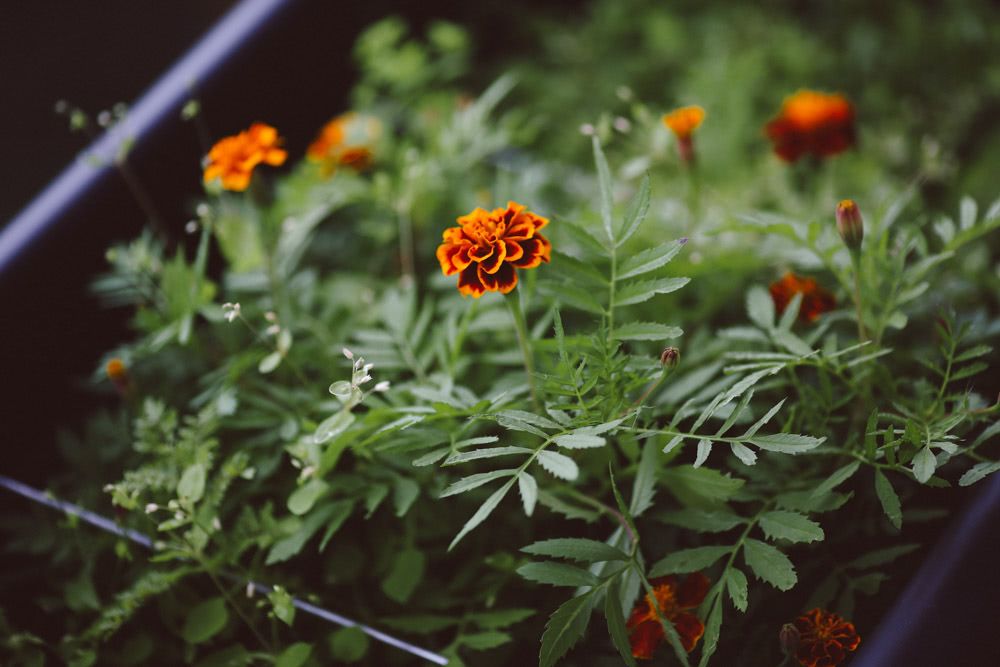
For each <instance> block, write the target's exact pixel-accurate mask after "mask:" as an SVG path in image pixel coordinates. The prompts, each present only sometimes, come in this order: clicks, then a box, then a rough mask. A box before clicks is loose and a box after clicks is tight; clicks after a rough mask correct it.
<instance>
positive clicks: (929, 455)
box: [913, 447, 937, 484]
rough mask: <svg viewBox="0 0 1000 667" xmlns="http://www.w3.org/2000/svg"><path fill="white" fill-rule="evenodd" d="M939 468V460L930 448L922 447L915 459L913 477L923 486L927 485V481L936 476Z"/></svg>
mask: <svg viewBox="0 0 1000 667" xmlns="http://www.w3.org/2000/svg"><path fill="white" fill-rule="evenodd" d="M935 468H937V459H936V458H934V452H932V451H931V448H930V447H921V448H920V451H918V452H917V454H916V456H914V457H913V476H914V477H916V478H917V481H918V482H920V483H921V484H926V483H927V480H929V479H930V478H931V476H932V475H934V470H935Z"/></svg>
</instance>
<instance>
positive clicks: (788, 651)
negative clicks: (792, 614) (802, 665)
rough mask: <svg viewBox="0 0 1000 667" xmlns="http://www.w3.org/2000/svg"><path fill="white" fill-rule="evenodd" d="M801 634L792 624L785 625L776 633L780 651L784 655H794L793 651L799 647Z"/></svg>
mask: <svg viewBox="0 0 1000 667" xmlns="http://www.w3.org/2000/svg"><path fill="white" fill-rule="evenodd" d="M800 638H801V633H800V632H799V629H798V628H797V627H795V625H794V624H792V623H785V624H784V625H783V626H781V632H779V633H778V641H779V642H780V643H781V650H782V652H783V653H784V654H785V655H794V654H795V649H797V648H798V647H799V639H800Z"/></svg>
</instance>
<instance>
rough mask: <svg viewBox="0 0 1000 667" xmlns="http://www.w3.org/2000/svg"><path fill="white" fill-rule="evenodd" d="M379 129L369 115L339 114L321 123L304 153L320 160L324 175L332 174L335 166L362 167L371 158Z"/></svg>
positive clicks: (314, 160)
mask: <svg viewBox="0 0 1000 667" xmlns="http://www.w3.org/2000/svg"><path fill="white" fill-rule="evenodd" d="M381 131H382V124H381V123H380V122H379V121H378V119H376V118H374V117H372V116H361V115H359V114H356V113H354V112H348V113H345V114H341V115H339V116H337V117H336V118H334V119H333V120H331V121H330V122H329V123H327V124H326V125H324V126H323V129H322V130H320V132H319V135H318V136H317V137H316V139H315V140H314V141H313V142H312V143H311V144H310V145H309V148H308V149H307V150H306V156H307V157H308V158H309V159H310V160H311V161H313V162H319V163H321V164H322V167H323V173H324V174H325V175H330V174H332V173H333V172H334V171H336V169H337V167H338V166H345V167H350V168H351V169H354V170H355V171H364V170H365V169H368V168H369V167H370V166H371V165H372V162H374V159H375V152H374V144H375V142H376V140H377V139H378V137H379V135H380V134H381Z"/></svg>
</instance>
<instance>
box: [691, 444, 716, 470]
mask: <svg viewBox="0 0 1000 667" xmlns="http://www.w3.org/2000/svg"><path fill="white" fill-rule="evenodd" d="M711 453H712V441H711V440H705V439H702V440H699V441H698V453H697V455H695V458H694V467H695V468H700V467H701V466H702V465H704V463H705V461H707V460H708V455H709V454H711Z"/></svg>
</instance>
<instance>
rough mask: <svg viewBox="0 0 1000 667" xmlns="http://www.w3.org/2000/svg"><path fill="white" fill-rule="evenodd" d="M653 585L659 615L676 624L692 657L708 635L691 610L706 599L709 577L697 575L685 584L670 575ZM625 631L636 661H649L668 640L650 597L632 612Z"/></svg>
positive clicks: (685, 648)
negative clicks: (704, 635)
mask: <svg viewBox="0 0 1000 667" xmlns="http://www.w3.org/2000/svg"><path fill="white" fill-rule="evenodd" d="M651 583H652V584H653V595H654V596H656V604H657V605H658V606H659V608H660V612H661V613H662V614H663V617H664V618H665V619H667V620H668V621H670V623H672V624H673V626H674V629H675V630H677V634H678V636H680V640H681V645H682V646H683V647H684V650H685V651H687V652H689V653H690V652H691V650H692V649H694V647H695V645H696V644H697V643H698V640H699V639H701V636H702V635H703V634H705V625H704V624H703V623H702V622H701V619H699V618H698V617H697V616H695V615H694V614H692V613H691V612H690V610H691V609H694V608H696V607H697V606H698V605H700V604H701V602H702V600H704V599H705V595H706V594H707V593H708V587H709V583H710V582H709V581H708V577H706V576H705V575H704V574H702V573H701V572H695V573H693V574H689V575H688V576H687V577H685V578H684V581H679V580H678V578H677V577H676V576H674V575H670V576H669V577H664V578H662V579H655V580H653V581H652V582H651ZM625 627H626V628H627V629H628V631H629V642H630V643H631V645H632V656H633V657H635V658H641V659H644V660H649V659H650V658H652V657H653V653H654V652H655V651H656V648H657V647H658V646H659V645H660V643H661V642H662V641H663V640H664V639H665V638H666V633H665V632H664V631H663V626H662V625H660V619H659V616H657V614H656V607H655V606H654V605H653V600H652V598H651V597H650V596H649V595H648V594H647V595H646V597H645V598H643V599H642V600H640V601H639V602H638V603H637V604H636V606H635V608H634V609H632V613H631V615H630V616H629V618H628V622H626V624H625Z"/></svg>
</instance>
